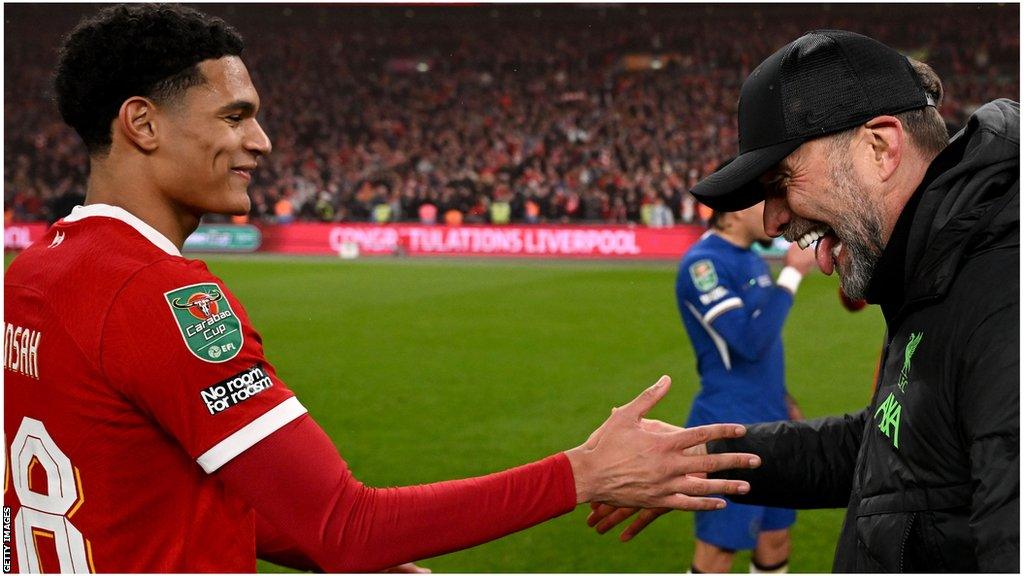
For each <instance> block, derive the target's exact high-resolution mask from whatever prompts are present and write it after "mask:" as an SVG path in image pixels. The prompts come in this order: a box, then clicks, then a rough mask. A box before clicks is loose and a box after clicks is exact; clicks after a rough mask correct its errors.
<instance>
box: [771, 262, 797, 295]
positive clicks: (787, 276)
mask: <svg viewBox="0 0 1024 576" xmlns="http://www.w3.org/2000/svg"><path fill="white" fill-rule="evenodd" d="M803 279H804V275H803V274H801V273H800V271H799V270H797V269H796V268H793V267H792V266H786V267H785V268H783V269H782V272H779V279H778V280H776V281H775V283H776V284H778V285H779V286H782V287H783V288H785V289H786V290H789V291H790V293H792V294H793V295H794V296H795V295H796V289H797V288H798V287H799V286H800V281H801V280H803Z"/></svg>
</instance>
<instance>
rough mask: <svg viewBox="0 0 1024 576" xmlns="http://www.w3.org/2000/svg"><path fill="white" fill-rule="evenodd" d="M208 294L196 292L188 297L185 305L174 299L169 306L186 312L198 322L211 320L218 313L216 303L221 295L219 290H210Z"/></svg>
mask: <svg viewBox="0 0 1024 576" xmlns="http://www.w3.org/2000/svg"><path fill="white" fill-rule="evenodd" d="M210 292H211V294H207V293H206V292H197V293H195V294H193V295H191V296H189V297H188V301H187V302H185V303H182V302H181V299H180V298H175V299H174V301H173V302H171V306H174V307H175V308H178V309H181V310H188V312H189V314H191V315H193V316H195V317H196V318H198V319H199V320H206V319H207V318H212V317H213V315H214V314H216V313H217V312H218V308H217V301H218V300H220V299H221V293H220V290H210Z"/></svg>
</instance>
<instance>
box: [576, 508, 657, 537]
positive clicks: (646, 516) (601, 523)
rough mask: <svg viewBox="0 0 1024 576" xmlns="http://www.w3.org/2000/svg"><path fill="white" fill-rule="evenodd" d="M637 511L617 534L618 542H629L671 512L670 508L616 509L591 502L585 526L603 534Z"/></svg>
mask: <svg viewBox="0 0 1024 576" xmlns="http://www.w3.org/2000/svg"><path fill="white" fill-rule="evenodd" d="M637 510H639V511H640V514H639V515H638V516H637V517H636V520H633V522H632V523H631V524H630V525H629V526H627V527H626V529H625V530H623V531H622V534H619V540H621V541H623V542H629V541H630V540H632V539H633V536H636V535H637V534H639V533H640V531H641V530H643V529H644V528H647V525H648V524H650V523H651V522H654V521H655V520H657V519H658V517H659V516H661V515H662V514H664V513H666V512H671V511H672V509H671V508H618V507H616V506H611V505H609V504H600V503H598V502H591V503H590V515H589V516H587V526H590V527H591V528H593V529H594V530H596V531H597V533H598V534H604V533H606V532H608V531H609V530H611V529H612V528H614V527H616V526H618V525H619V523H621V522H622V521H623V520H625V519H627V518H629V517H631V516H633V514H636V513H637Z"/></svg>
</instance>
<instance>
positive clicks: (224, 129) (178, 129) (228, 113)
mask: <svg viewBox="0 0 1024 576" xmlns="http://www.w3.org/2000/svg"><path fill="white" fill-rule="evenodd" d="M199 70H200V71H201V72H202V74H203V76H204V77H205V78H206V82H204V83H202V84H200V85H198V86H193V87H192V88H189V89H188V90H186V92H185V94H184V95H183V96H181V97H180V98H179V99H178V100H177V101H174V102H171V103H169V105H168V106H166V107H164V109H162V110H161V112H160V113H161V116H162V118H163V119H166V121H165V122H162V123H161V124H160V128H161V133H160V147H159V149H158V151H157V155H156V156H157V157H156V158H154V160H156V161H155V162H154V165H155V167H156V168H155V169H156V172H157V180H158V182H159V184H160V186H161V189H162V192H163V194H164V196H165V197H166V198H167V199H168V200H170V201H171V202H173V203H174V204H176V205H177V207H178V208H180V209H182V210H184V211H187V212H190V213H192V214H195V215H197V216H198V215H202V214H206V213H217V214H246V213H248V211H249V195H248V193H247V189H248V187H249V182H250V181H251V180H252V174H253V171H254V170H255V169H256V166H257V161H258V159H259V158H260V157H261V156H263V155H265V154H268V153H269V152H270V139H269V138H267V135H266V133H265V132H263V129H262V128H261V127H260V125H259V123H258V122H257V121H256V112H257V111H258V110H259V105H260V99H259V95H258V94H257V93H256V88H255V87H254V86H253V85H252V80H250V79H249V71H248V70H247V69H246V67H245V64H243V63H242V60H241V59H240V58H238V57H236V56H225V57H223V58H219V59H217V60H206V61H204V62H201V63H200V64H199Z"/></svg>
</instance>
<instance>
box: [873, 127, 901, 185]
mask: <svg viewBox="0 0 1024 576" xmlns="http://www.w3.org/2000/svg"><path fill="white" fill-rule="evenodd" d="M864 128H865V129H866V130H867V137H868V142H869V143H870V145H871V162H872V167H873V169H874V170H875V172H876V175H877V177H878V179H879V180H881V181H882V182H885V181H887V180H889V178H891V177H892V175H893V174H894V173H895V172H896V169H897V168H899V165H900V162H902V161H903V154H904V152H905V151H906V143H907V133H906V132H905V131H904V129H903V123H902V122H900V120H899V118H896V117H895V116H876V117H874V118H872V119H871V120H869V121H868V122H867V124H865V125H864Z"/></svg>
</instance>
